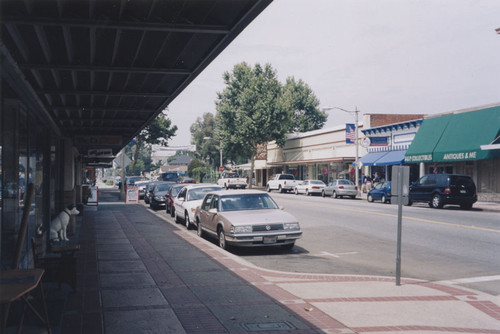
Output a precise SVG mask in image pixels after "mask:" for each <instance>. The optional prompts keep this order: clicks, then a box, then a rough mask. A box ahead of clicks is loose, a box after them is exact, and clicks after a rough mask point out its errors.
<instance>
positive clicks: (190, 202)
mask: <svg viewBox="0 0 500 334" xmlns="http://www.w3.org/2000/svg"><path fill="white" fill-rule="evenodd" d="M214 190H222V187H220V186H218V185H216V184H189V185H186V186H185V187H184V188H182V189H181V191H180V193H179V194H178V195H177V197H176V198H175V199H174V217H175V222H176V223H179V222H180V221H181V220H182V221H184V224H185V225H186V228H187V229H188V230H189V229H190V228H191V225H192V224H193V222H194V221H195V220H194V211H195V210H196V207H197V206H198V205H200V204H201V202H202V201H203V197H204V196H205V194H206V193H207V192H209V191H214Z"/></svg>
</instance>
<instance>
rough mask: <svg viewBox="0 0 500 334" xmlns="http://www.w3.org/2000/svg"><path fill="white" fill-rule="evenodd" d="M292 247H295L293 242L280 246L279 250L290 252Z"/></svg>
mask: <svg viewBox="0 0 500 334" xmlns="http://www.w3.org/2000/svg"><path fill="white" fill-rule="evenodd" d="M293 246H295V242H292V243H290V244H286V245H283V246H281V249H284V250H292V248H293Z"/></svg>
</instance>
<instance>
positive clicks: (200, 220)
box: [195, 190, 302, 249]
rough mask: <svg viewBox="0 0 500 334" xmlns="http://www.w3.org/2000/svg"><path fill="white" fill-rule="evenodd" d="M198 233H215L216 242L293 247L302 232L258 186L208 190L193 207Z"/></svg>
mask: <svg viewBox="0 0 500 334" xmlns="http://www.w3.org/2000/svg"><path fill="white" fill-rule="evenodd" d="M195 215H196V225H197V228H198V235H199V236H200V237H203V236H204V235H205V234H207V235H210V236H213V237H216V238H217V239H218V240H219V246H220V247H221V248H223V249H226V248H227V247H228V245H233V246H246V247H255V246H281V247H283V248H286V249H292V248H293V246H294V245H295V241H296V240H297V239H299V238H300V237H301V236H302V231H301V229H300V225H299V222H298V221H297V219H296V218H295V217H294V216H292V215H291V214H289V213H288V212H285V211H283V210H281V209H280V208H279V206H278V205H277V204H276V202H275V201H274V200H273V199H272V197H271V196H270V195H269V194H267V193H265V192H263V191H259V190H242V191H241V192H240V191H239V192H232V191H227V190H224V191H211V192H208V193H207V194H206V195H205V198H204V199H203V202H202V204H201V205H200V206H199V207H198V208H197V209H196V214H195Z"/></svg>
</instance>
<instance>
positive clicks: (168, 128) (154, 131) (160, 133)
mask: <svg viewBox="0 0 500 334" xmlns="http://www.w3.org/2000/svg"><path fill="white" fill-rule="evenodd" d="M176 131H177V126H176V125H173V126H172V121H171V120H170V119H169V118H168V117H167V115H165V114H164V113H160V114H159V115H158V116H157V117H156V118H155V119H153V120H152V121H151V122H150V123H149V124H148V125H147V126H146V127H145V128H144V129H143V130H142V131H141V132H140V133H139V135H137V137H136V140H135V151H134V159H133V161H132V166H131V167H130V173H131V174H132V175H134V174H135V167H136V165H137V163H138V159H139V152H140V151H141V149H143V148H144V146H146V145H147V146H151V145H163V146H167V144H168V140H169V139H170V138H172V137H173V136H175V132H176Z"/></svg>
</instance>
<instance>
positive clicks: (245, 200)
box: [220, 194, 279, 211]
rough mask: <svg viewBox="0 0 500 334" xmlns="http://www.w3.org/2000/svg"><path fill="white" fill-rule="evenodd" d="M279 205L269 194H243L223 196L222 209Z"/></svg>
mask: <svg viewBox="0 0 500 334" xmlns="http://www.w3.org/2000/svg"><path fill="white" fill-rule="evenodd" d="M278 208H279V207H278V205H277V204H276V202H274V201H273V199H272V198H271V196H269V195H268V194H241V195H230V196H223V197H221V199H220V209H221V211H239V210H263V209H278Z"/></svg>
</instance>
